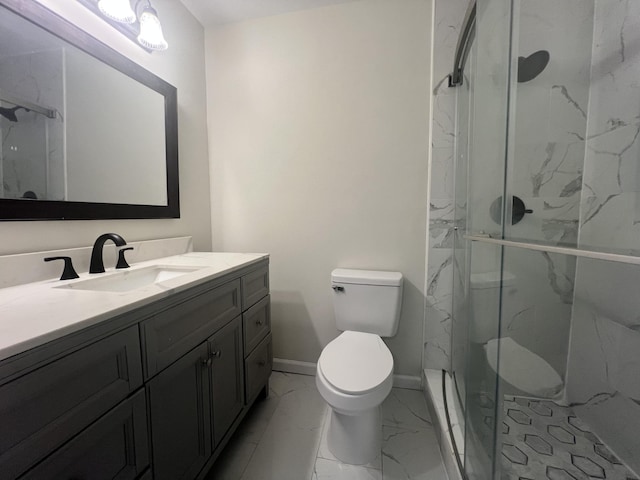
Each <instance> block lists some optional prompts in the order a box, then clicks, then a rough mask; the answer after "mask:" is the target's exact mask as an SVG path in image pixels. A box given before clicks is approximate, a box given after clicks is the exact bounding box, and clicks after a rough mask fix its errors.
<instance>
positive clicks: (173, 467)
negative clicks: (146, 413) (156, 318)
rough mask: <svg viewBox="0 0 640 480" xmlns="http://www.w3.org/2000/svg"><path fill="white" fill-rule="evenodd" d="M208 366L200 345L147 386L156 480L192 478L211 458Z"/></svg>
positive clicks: (205, 349)
mask: <svg viewBox="0 0 640 480" xmlns="http://www.w3.org/2000/svg"><path fill="white" fill-rule="evenodd" d="M208 362H209V355H208V350H207V345H206V343H202V344H201V345H200V346H198V347H197V348H195V349H194V350H192V351H191V352H189V353H187V354H186V355H184V356H183V357H182V358H180V359H179V360H178V361H177V362H175V363H174V364H173V365H171V366H169V367H168V368H167V369H165V370H164V371H162V372H161V373H160V374H158V375H157V376H156V377H154V378H153V379H151V381H150V382H149V383H148V384H147V391H148V394H149V405H150V418H151V443H152V447H153V471H154V478H155V479H156V480H163V479H167V480H178V479H181V478H184V479H189V478H195V476H196V475H197V474H198V472H200V470H201V469H202V467H203V466H204V464H205V463H206V461H207V459H208V458H209V456H210V455H211V452H212V446H211V420H210V419H211V409H210V402H211V400H210V398H211V397H210V383H209V381H210V380H209V367H208V366H207V363H208Z"/></svg>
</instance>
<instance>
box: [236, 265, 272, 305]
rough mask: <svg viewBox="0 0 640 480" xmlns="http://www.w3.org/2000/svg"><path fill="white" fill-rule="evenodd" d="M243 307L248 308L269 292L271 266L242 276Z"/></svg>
mask: <svg viewBox="0 0 640 480" xmlns="http://www.w3.org/2000/svg"><path fill="white" fill-rule="evenodd" d="M241 280H242V309H243V310H246V309H247V308H249V307H250V306H251V305H253V304H254V303H256V302H257V301H258V300H260V299H261V298H262V297H264V296H265V295H266V294H268V293H269V267H268V266H265V267H262V268H259V269H258V270H254V271H253V272H249V273H247V274H246V275H243V276H242V279H241Z"/></svg>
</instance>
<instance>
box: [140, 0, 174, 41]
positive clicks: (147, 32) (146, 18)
mask: <svg viewBox="0 0 640 480" xmlns="http://www.w3.org/2000/svg"><path fill="white" fill-rule="evenodd" d="M144 1H146V4H147V5H146V6H145V7H143V9H142V13H140V35H138V42H140V44H141V45H143V46H145V47H147V48H149V49H151V50H166V49H167V48H168V47H169V44H168V43H167V41H166V40H165V39H164V35H163V34H162V25H160V19H159V18H158V12H156V9H155V8H153V7H152V6H151V2H150V1H149V0H144Z"/></svg>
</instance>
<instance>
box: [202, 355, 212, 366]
mask: <svg viewBox="0 0 640 480" xmlns="http://www.w3.org/2000/svg"><path fill="white" fill-rule="evenodd" d="M201 361H202V366H203V367H210V366H211V363H212V360H211V357H209V358H207V359H204V360H201Z"/></svg>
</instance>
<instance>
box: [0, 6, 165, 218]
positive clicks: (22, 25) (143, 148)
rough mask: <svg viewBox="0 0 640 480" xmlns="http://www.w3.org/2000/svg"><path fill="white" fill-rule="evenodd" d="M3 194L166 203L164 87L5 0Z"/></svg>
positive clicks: (1, 18) (0, 27)
mask: <svg viewBox="0 0 640 480" xmlns="http://www.w3.org/2000/svg"><path fill="white" fill-rule="evenodd" d="M0 138H1V139H2V149H1V150H0V198H3V199H23V200H25V201H31V202H32V201H34V200H53V201H70V202H101V203H115V204H137V205H157V206H165V205H167V204H168V199H167V167H166V165H167V163H166V162H167V152H166V142H165V140H166V139H165V98H164V96H163V95H162V94H160V93H158V92H156V91H155V90H153V89H151V88H149V87H147V86H145V85H144V84H142V83H139V82H138V81H136V80H134V79H132V78H130V77H129V76H127V75H125V74H124V73H122V72H120V71H119V70H116V69H114V68H112V67H110V66H109V65H107V64H105V63H103V62H101V61H99V60H97V59H96V58H94V57H92V56H91V55H89V54H87V53H85V52H84V51H82V50H80V49H78V48H76V47H74V46H72V45H70V44H68V43H66V42H65V41H63V40H61V39H59V38H58V37H56V36H54V35H52V34H50V33H48V32H46V31H45V30H43V29H41V28H40V27H38V26H36V25H34V24H32V23H31V22H29V21H27V20H25V19H24V18H22V17H20V16H18V15H16V14H14V13H12V12H10V11H9V10H7V9H5V8H0Z"/></svg>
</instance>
